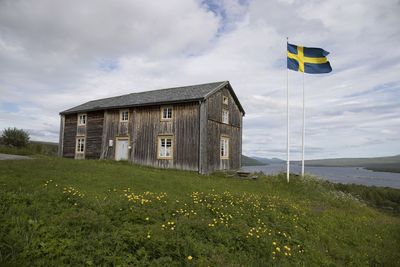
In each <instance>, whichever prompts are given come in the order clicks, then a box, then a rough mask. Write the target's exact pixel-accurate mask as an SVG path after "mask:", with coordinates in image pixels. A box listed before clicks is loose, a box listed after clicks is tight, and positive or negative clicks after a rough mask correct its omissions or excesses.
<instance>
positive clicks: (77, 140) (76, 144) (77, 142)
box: [75, 136, 86, 154]
mask: <svg viewBox="0 0 400 267" xmlns="http://www.w3.org/2000/svg"><path fill="white" fill-rule="evenodd" d="M82 139H83V144H82V145H83V151H81V149H80V148H81V146H80V143H79V140H82ZM85 151H86V138H85V136H77V137H76V142H75V153H76V154H85Z"/></svg>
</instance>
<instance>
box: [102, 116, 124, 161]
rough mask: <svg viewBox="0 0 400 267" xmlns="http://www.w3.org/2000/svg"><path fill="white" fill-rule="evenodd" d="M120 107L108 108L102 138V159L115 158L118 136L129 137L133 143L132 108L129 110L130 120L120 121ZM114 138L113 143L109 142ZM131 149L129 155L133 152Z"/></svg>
mask: <svg viewBox="0 0 400 267" xmlns="http://www.w3.org/2000/svg"><path fill="white" fill-rule="evenodd" d="M119 111H120V110H119V109H115V110H106V111H105V112H104V120H103V135H102V137H101V138H100V139H101V155H100V158H102V159H115V146H116V138H117V137H129V144H131V143H132V127H131V125H132V109H130V110H129V122H128V123H126V122H120V121H119V120H120V117H119V116H120V115H119ZM110 140H112V142H113V145H112V146H110V145H109V142H110ZM131 151H132V150H130V151H129V155H130V154H131Z"/></svg>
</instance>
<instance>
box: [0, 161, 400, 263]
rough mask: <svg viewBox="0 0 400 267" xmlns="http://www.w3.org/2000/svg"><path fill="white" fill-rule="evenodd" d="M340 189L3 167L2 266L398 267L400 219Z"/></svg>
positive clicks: (78, 164)
mask: <svg viewBox="0 0 400 267" xmlns="http://www.w3.org/2000/svg"><path fill="white" fill-rule="evenodd" d="M341 189H343V188H341ZM371 190H374V189H373V188H372V189H371ZM343 191H344V190H342V191H338V190H337V189H335V186H334V185H332V184H330V183H328V182H322V181H317V180H314V179H311V178H307V179H303V180H301V179H299V178H296V177H292V180H291V182H290V183H289V184H287V183H286V181H285V178H284V177H283V176H279V175H278V176H268V177H266V176H262V177H259V178H258V179H257V180H256V181H253V180H241V179H235V178H229V177H227V175H225V174H224V173H217V174H214V175H211V176H200V175H197V174H195V173H192V172H185V171H177V170H160V169H153V168H147V167H140V166H132V165H129V164H127V163H121V162H108V161H75V160H68V159H58V158H52V157H38V158H36V159H35V160H29V161H0V225H1V228H0V265H2V266H3V265H4V266H63V265H72V266H92V265H93V266H109V265H120V266H127V265H131V266H299V265H300V266H367V265H370V266H399V264H400V251H399V249H398V248H399V247H400V218H399V217H397V216H393V215H390V214H387V213H383V212H381V211H379V210H378V209H375V208H371V207H369V206H368V205H366V204H365V203H364V202H362V201H360V200H357V198H355V197H354V196H353V195H352V194H350V193H345V192H343ZM285 253H286V255H285ZM289 253H290V255H289ZM189 256H191V257H192V260H189V259H188V257H189Z"/></svg>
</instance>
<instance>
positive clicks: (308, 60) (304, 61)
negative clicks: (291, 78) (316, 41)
mask: <svg viewBox="0 0 400 267" xmlns="http://www.w3.org/2000/svg"><path fill="white" fill-rule="evenodd" d="M328 54H329V52H327V51H325V50H324V49H322V48H314V47H303V46H298V45H293V44H289V43H288V44H287V67H288V69H290V70H294V71H300V72H305V73H312V74H318V73H328V72H331V71H332V67H331V64H330V63H329V61H328V59H327V58H326V56H327V55H328Z"/></svg>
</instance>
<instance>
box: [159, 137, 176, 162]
mask: <svg viewBox="0 0 400 267" xmlns="http://www.w3.org/2000/svg"><path fill="white" fill-rule="evenodd" d="M172 153H173V140H172V136H171V135H170V136H159V137H158V158H159V159H172V157H173V154H172Z"/></svg>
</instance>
